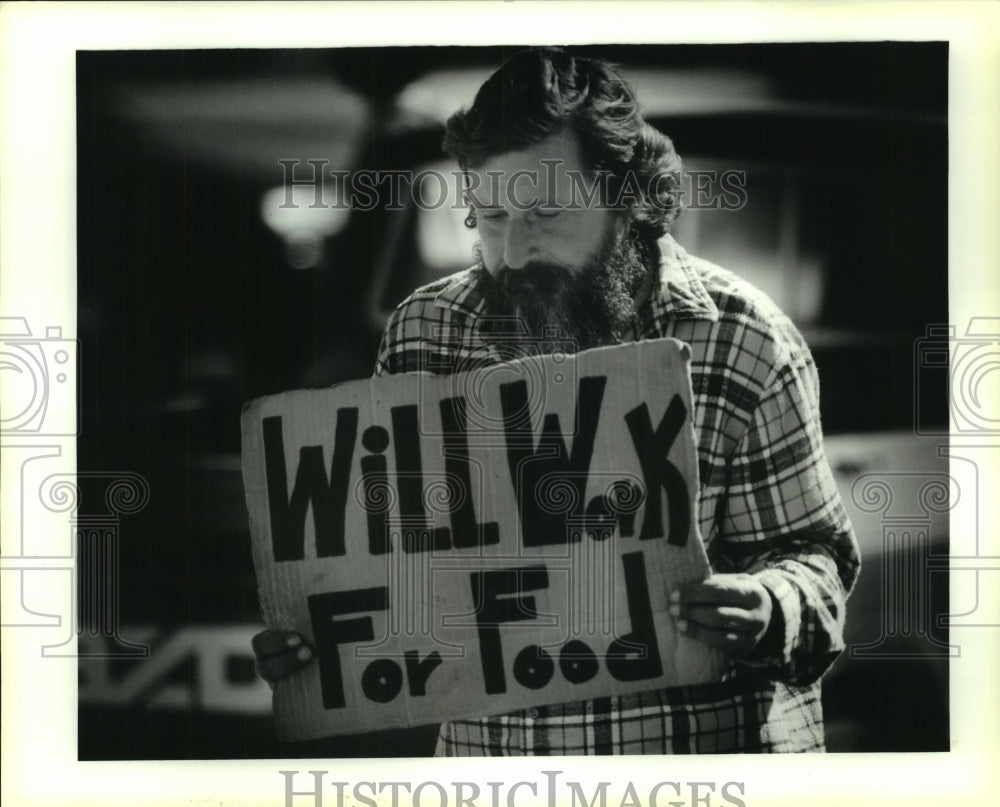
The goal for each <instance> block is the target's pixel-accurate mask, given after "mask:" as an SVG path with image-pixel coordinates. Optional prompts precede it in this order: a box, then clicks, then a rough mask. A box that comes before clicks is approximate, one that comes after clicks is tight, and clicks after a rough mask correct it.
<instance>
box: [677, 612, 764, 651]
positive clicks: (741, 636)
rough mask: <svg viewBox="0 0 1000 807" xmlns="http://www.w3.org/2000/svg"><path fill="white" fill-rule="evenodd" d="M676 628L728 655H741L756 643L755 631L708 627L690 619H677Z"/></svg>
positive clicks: (751, 648)
mask: <svg viewBox="0 0 1000 807" xmlns="http://www.w3.org/2000/svg"><path fill="white" fill-rule="evenodd" d="M677 630H679V631H680V632H681V633H683V634H684V635H686V636H690V637H691V638H692V639H696V640H698V641H699V642H702V643H704V644H707V645H708V646H710V647H716V648H718V649H719V650H722V651H723V652H725V653H726V654H728V655H730V656H736V657H738V656H743V655H746V654H747V653H749V652H750V651H751V650H753V648H754V647H755V646H756V645H757V635H756V632H751V631H749V630H722V629H718V628H710V627H707V626H705V625H702V624H700V623H698V622H693V621H691V620H685V619H678V620H677Z"/></svg>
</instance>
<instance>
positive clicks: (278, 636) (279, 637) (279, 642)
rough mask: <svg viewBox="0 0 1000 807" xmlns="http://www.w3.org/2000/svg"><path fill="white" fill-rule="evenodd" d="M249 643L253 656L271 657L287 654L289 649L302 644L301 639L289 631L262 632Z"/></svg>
mask: <svg viewBox="0 0 1000 807" xmlns="http://www.w3.org/2000/svg"><path fill="white" fill-rule="evenodd" d="M250 643H251V644H252V645H253V652H254V655H255V656H273V655H275V654H276V653H285V652H287V651H288V649H289V648H290V647H298V646H299V645H300V644H302V637H301V636H299V634H297V633H292V632H291V631H283V630H263V631H261V632H260V633H258V634H256V635H255V636H254V637H253V638H252V639H251V640H250Z"/></svg>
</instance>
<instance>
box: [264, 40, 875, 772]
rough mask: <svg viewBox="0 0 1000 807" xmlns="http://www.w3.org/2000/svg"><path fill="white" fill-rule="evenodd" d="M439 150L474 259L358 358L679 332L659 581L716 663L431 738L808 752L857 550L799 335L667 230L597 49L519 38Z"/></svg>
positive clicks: (675, 612)
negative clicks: (692, 565) (681, 508)
mask: <svg viewBox="0 0 1000 807" xmlns="http://www.w3.org/2000/svg"><path fill="white" fill-rule="evenodd" d="M444 147H445V150H446V151H447V152H448V153H449V154H450V155H451V156H452V157H454V158H455V159H456V160H457V161H458V163H459V166H460V167H461V169H462V170H463V172H464V173H465V176H466V179H467V187H468V191H469V202H470V214H469V218H468V220H467V224H469V225H470V226H473V227H475V228H476V229H477V231H478V236H479V243H478V246H477V254H476V264H475V265H474V266H473V267H471V268H470V269H468V270H466V271H464V272H461V273H459V274H457V275H453V276H451V277H448V278H445V279H443V280H440V281H437V282H435V283H432V284H430V285H428V286H425V287H423V288H421V289H418V290H417V291H415V292H414V293H413V294H412V295H411V296H410V297H408V298H407V299H406V300H404V301H403V302H402V303H401V304H400V305H399V307H398V308H397V309H396V311H395V312H394V314H393V315H392V317H391V318H390V320H389V323H388V325H387V327H386V330H385V334H384V336H383V339H382V343H381V346H380V350H379V354H378V359H377V364H376V368H375V374H376V375H383V374H388V373H406V372H415V371H431V372H436V373H442V372H458V371H461V370H468V369H472V368H475V367H480V366H484V365H488V364H493V363H496V362H499V361H505V360H508V359H510V358H515V357H518V356H523V355H524V354H525V353H526V352H535V353H549V352H552V351H553V350H555V349H559V350H564V351H565V350H567V349H569V350H583V349H586V348H591V347H597V346H600V345H610V344H618V343H622V342H629V341H636V340H641V339H656V338H661V337H673V338H675V339H679V340H681V341H682V342H685V343H686V344H687V345H689V346H690V349H691V380H692V386H693V412H692V417H693V420H694V427H695V437H696V443H697V450H698V463H699V477H700V484H701V490H700V498H699V521H700V527H701V534H702V537H703V539H704V541H705V543H706V549H707V552H708V557H709V560H710V563H711V565H712V569H713V574H712V576H711V577H709V578H708V579H707V580H705V581H703V582H700V583H695V584H691V585H687V586H683V587H681V588H679V589H678V590H676V591H674V592H672V595H671V596H672V602H673V605H672V607H671V615H672V618H673V619H674V620H675V624H676V627H677V629H678V630H679V631H682V632H685V633H687V634H688V635H690V636H692V637H694V638H695V639H697V640H699V641H702V642H704V643H706V644H708V645H711V646H713V647H716V648H719V649H721V650H722V651H723V652H724V653H725V654H726V657H727V658H728V665H727V671H726V674H725V677H724V679H723V680H722V681H721V682H719V683H714V684H707V685H698V686H686V687H673V688H668V689H661V690H654V691H649V692H642V693H639V694H632V695H622V696H618V697H610V698H600V699H596V700H590V701H583V702H574V703H565V704H559V705H554V706H547V707H538V708H531V709H527V710H522V711H517V712H514V713H508V714H503V715H491V716H484V717H482V718H478V719H472V720H459V721H452V722H449V723H446V724H444V725H443V726H442V727H441V731H440V736H439V740H438V746H437V753H438V754H439V755H482V754H486V755H498V754H567V755H570V754H614V753H655V754H662V753H732V752H754V751H820V750H823V748H824V739H823V719H822V709H821V703H820V678H821V676H822V675H823V673H824V672H825V671H826V670H827V669H828V668H829V666H830V664H831V663H832V662H833V660H834V659H835V658H836V656H837V654H838V653H839V652H840V651H841V650H842V649H843V646H844V643H843V622H844V610H845V601H846V598H847V594H848V592H849V591H850V589H851V587H852V585H853V583H854V581H855V579H856V577H857V573H858V568H859V556H858V547H857V542H856V539H855V537H854V534H853V531H852V528H851V526H850V523H849V522H848V519H847V517H846V514H845V512H844V510H843V507H842V505H841V502H840V499H839V496H838V493H837V490H836V487H835V484H834V482H833V478H832V474H831V472H830V469H829V465H828V464H827V462H826V459H825V457H824V454H823V446H822V432H821V428H820V419H819V401H818V382H817V376H816V370H815V366H814V364H813V360H812V357H811V355H810V353H809V350H808V348H807V346H806V345H805V343H804V342H803V340H802V337H801V335H800V334H799V332H798V331H797V330H796V328H795V327H794V326H793V324H792V323H791V321H790V320H789V319H788V318H787V317H786V316H785V315H784V314H783V313H782V312H781V311H779V310H778V309H777V307H776V306H775V305H774V303H772V302H771V301H770V300H769V299H768V298H767V297H765V296H764V295H763V294H762V293H761V292H760V291H758V290H757V289H755V288H753V287H752V286H750V285H749V284H748V283H746V282H744V281H742V280H741V279H739V278H738V277H736V276H735V275H733V274H731V273H729V272H727V271H725V270H723V269H721V268H719V267H717V266H714V265H712V264H709V263H708V262H706V261H703V260H700V259H698V258H695V257H693V256H691V255H688V254H687V253H686V252H685V251H684V250H683V249H682V248H681V247H680V246H679V245H678V244H677V243H676V242H675V241H674V240H673V238H672V237H671V236H670V235H669V229H670V225H671V223H672V222H673V221H674V219H675V218H676V217H677V215H678V213H679V211H680V207H681V200H680V196H681V193H680V186H679V175H678V172H679V169H680V160H679V158H678V157H677V154H676V152H675V151H674V148H673V145H672V143H671V142H670V140H669V139H668V138H667V137H666V136H665V135H663V134H662V133H660V132H658V131H657V130H655V129H654V128H653V127H651V126H650V125H649V124H647V123H645V121H644V120H643V118H642V115H641V113H640V109H639V106H638V103H637V101H636V98H635V95H634V92H633V91H632V89H631V87H630V86H629V85H628V83H627V82H626V81H625V79H624V78H623V77H622V76H621V75H620V74H619V73H618V71H617V70H616V69H615V68H613V67H612V66H611V65H609V64H607V63H605V62H603V61H600V60H595V59H586V58H579V57H574V56H572V55H570V54H568V53H566V52H563V51H560V50H555V49H546V48H543V49H532V50H528V51H523V52H521V53H518V54H516V55H515V56H513V57H512V58H511V59H509V60H508V61H507V62H506V63H505V64H504V65H503V66H501V67H500V69H499V70H498V71H497V72H496V73H494V74H493V75H492V76H491V77H490V78H489V79H488V80H487V81H486V82H485V83H484V84H483V86H482V87H481V88H480V90H479V92H478V93H477V95H476V98H475V101H474V103H473V105H472V107H471V108H469V109H467V110H463V111H460V112H458V113H456V114H455V115H453V116H452V117H451V118H450V119H449V121H448V123H447V127H446V135H445V139H444ZM512 517H513V515H512ZM254 645H255V650H256V652H257V655H258V669H259V671H260V673H261V675H262V676H263V677H264V678H266V679H268V680H271V681H273V680H275V679H277V678H279V677H281V676H282V675H286V674H288V673H289V672H290V671H292V670H293V669H296V668H297V667H298V666H301V664H303V663H308V662H309V660H310V659H311V651H310V649H309V648H308V647H305V646H304V645H302V644H301V639H300V638H299V637H295V636H289V635H288V634H283V633H276V632H271V631H267V632H265V633H263V634H260V635H258V637H256V638H255V642H254Z"/></svg>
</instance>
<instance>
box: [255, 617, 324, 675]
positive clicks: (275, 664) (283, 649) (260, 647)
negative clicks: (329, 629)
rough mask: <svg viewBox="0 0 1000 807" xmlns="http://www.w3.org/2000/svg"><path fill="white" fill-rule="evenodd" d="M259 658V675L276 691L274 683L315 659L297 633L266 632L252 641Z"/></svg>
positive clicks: (257, 665) (262, 632) (259, 634)
mask: <svg viewBox="0 0 1000 807" xmlns="http://www.w3.org/2000/svg"><path fill="white" fill-rule="evenodd" d="M251 643H252V645H253V653H254V655H255V656H256V657H257V664H256V667H257V675H259V676H260V677H261V678H263V679H264V680H265V681H267V683H268V684H270V685H271V689H274V682H275V681H277V680H278V679H279V678H284V677H285V676H286V675H290V674H291V673H293V672H295V671H296V670H297V669H299V668H300V667H302V666H303V665H304V664H308V663H309V661H310V660H311V659H312V657H313V652H312V650H310V649H309V647H308V646H307V645H305V644H304V643H303V642H302V637H301V636H299V634H297V633H289V632H287V631H276V630H265V631H261V632H260V633H258V634H257V635H256V636H254V637H253V639H251Z"/></svg>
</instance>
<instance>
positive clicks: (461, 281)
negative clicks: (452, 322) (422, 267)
mask: <svg viewBox="0 0 1000 807" xmlns="http://www.w3.org/2000/svg"><path fill="white" fill-rule="evenodd" d="M434 304H435V305H438V306H441V307H442V308H450V309H452V310H453V311H459V312H461V313H463V314H475V313H477V312H478V311H479V309H480V308H481V307H482V304H483V294H482V292H481V291H480V290H479V274H478V270H477V269H475V268H471V269H466V270H465V271H464V272H459V273H458V274H457V275H454V276H453V277H452V279H451V282H450V283H448V284H447V285H446V286H445V287H444V288H443V289H441V291H440V292H438V294H437V296H436V297H435V298H434Z"/></svg>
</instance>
